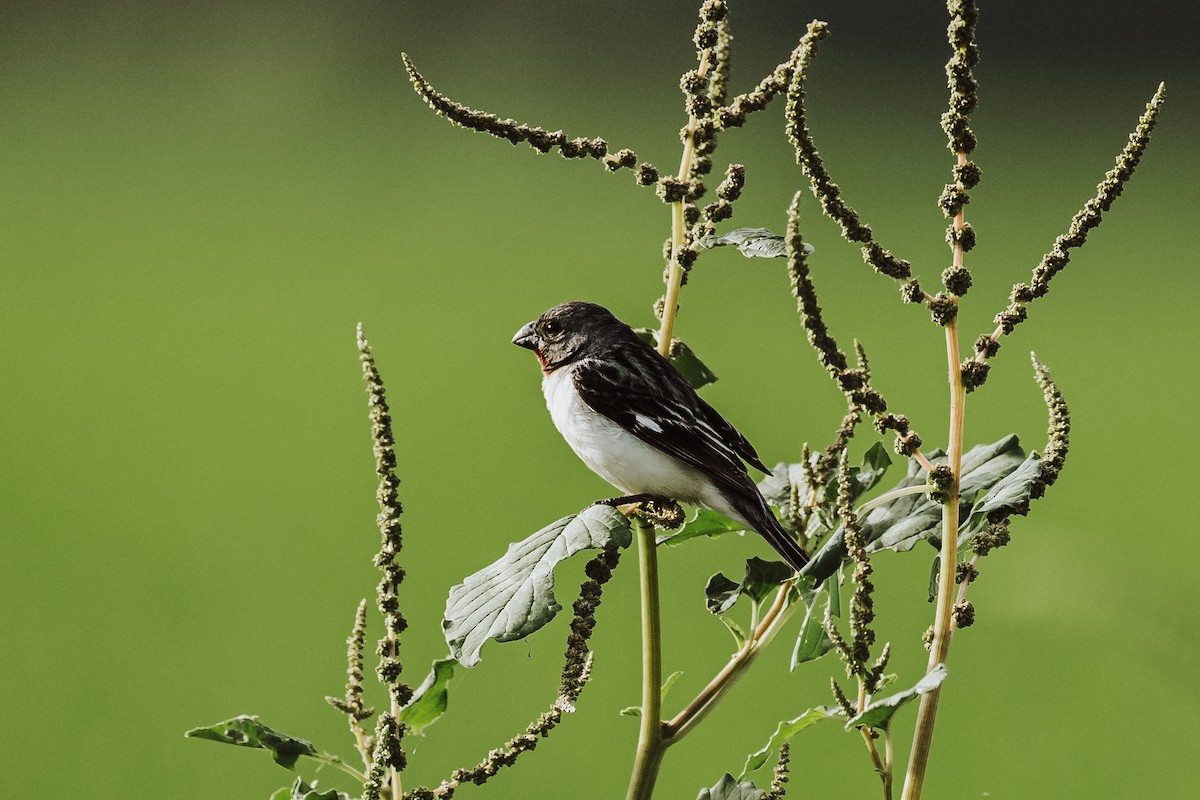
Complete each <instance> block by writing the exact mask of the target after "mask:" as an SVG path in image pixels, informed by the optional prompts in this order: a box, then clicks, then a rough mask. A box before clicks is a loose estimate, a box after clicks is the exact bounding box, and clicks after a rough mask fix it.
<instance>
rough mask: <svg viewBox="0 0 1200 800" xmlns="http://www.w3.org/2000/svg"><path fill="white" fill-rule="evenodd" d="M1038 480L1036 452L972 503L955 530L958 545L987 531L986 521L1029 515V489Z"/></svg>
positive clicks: (1040, 472) (1039, 458)
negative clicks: (964, 520)
mask: <svg viewBox="0 0 1200 800" xmlns="http://www.w3.org/2000/svg"><path fill="white" fill-rule="evenodd" d="M1041 476H1042V457H1041V456H1040V455H1038V454H1037V453H1036V452H1033V453H1030V454H1029V456H1028V457H1027V458H1026V459H1025V460H1024V461H1022V462H1021V464H1020V466H1018V467H1017V468H1016V469H1014V470H1013V471H1012V472H1010V473H1008V474H1007V475H1005V476H1004V477H1003V478H1001V479H1000V480H999V481H998V482H997V483H996V484H995V485H994V486H992V487H991V488H990V489H988V490H987V492H986V493H985V494H984V495H983V496H982V497H980V498H979V499H978V500H976V501H975V503H974V505H972V506H971V514H970V516H969V517H968V518H967V521H966V522H965V523H964V524H963V525H962V527H960V528H959V532H958V536H959V541H960V544H961V543H964V542H965V540H966V539H969V538H970V536H971V534H975V533H978V532H979V531H981V530H983V529H984V528H986V527H987V525H988V521H989V517H992V516H993V515H996V516H1008V515H1010V514H1019V515H1022V516H1024V515H1025V514H1028V513H1029V501H1030V500H1031V499H1032V497H1033V487H1034V484H1036V483H1037V482H1038V481H1039V480H1040V479H1041Z"/></svg>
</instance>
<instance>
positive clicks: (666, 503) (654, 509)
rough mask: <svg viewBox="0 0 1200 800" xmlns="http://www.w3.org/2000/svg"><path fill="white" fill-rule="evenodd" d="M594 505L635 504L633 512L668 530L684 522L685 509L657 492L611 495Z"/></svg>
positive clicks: (615, 505)
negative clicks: (620, 495)
mask: <svg viewBox="0 0 1200 800" xmlns="http://www.w3.org/2000/svg"><path fill="white" fill-rule="evenodd" d="M593 505H598V506H612V507H613V508H618V507H620V506H626V505H635V506H636V508H634V509H633V513H634V514H635V515H637V516H638V517H639V518H641V519H644V520H645V521H646V522H649V523H651V524H653V525H657V526H658V527H660V528H666V529H668V530H671V529H674V528H678V527H679V526H680V525H682V524H683V522H684V514H683V509H682V508H680V507H679V504H678V503H676V502H675V501H674V500H672V499H671V498H669V497H663V496H662V495H657V494H628V495H624V496H622V497H611V498H609V499H608V500H597V501H596V502H595V503H594V504H593Z"/></svg>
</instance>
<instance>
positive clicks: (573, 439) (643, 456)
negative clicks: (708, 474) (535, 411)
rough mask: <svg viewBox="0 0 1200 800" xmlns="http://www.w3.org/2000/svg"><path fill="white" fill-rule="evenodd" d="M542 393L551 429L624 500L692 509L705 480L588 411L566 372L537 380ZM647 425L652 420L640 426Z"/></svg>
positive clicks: (698, 501) (700, 500)
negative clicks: (639, 497)
mask: <svg viewBox="0 0 1200 800" xmlns="http://www.w3.org/2000/svg"><path fill="white" fill-rule="evenodd" d="M542 393H543V394H544V395H545V396H546V407H547V408H548V409H549V410H550V417H551V418H552V419H553V420H554V425H555V427H557V428H558V431H559V433H561V434H562V436H563V438H564V439H566V440H567V444H569V445H570V446H571V449H572V450H574V451H575V454H576V455H577V456H579V458H580V459H581V460H582V461H583V463H584V464H587V466H588V467H589V468H590V469H591V470H592V471H593V472H595V473H596V474H597V475H599V476H600V477H602V478H604V480H606V481H608V482H609V483H611V484H612V485H613V486H615V487H617V488H618V489H620V490H621V491H622V492H624V493H626V494H643V493H644V494H657V495H664V496H666V497H671V498H673V499H675V500H679V501H681V502H684V503H689V504H693V505H697V504H698V505H708V503H707V502H705V501H706V500H709V498H707V497H702V496H701V494H702V493H705V488H706V487H707V485H708V481H707V479H706V478H705V477H704V475H703V474H702V473H701V472H700V471H699V470H697V469H695V468H693V467H691V466H688V465H687V464H684V463H683V462H681V461H679V460H678V459H676V458H674V457H672V456H669V455H667V454H666V453H663V452H662V451H661V450H658V449H657V448H655V447H652V446H651V445H648V444H646V443H645V442H643V441H642V440H641V439H639V438H637V437H636V436H634V435H633V434H632V433H630V432H628V431H626V430H625V429H624V428H622V427H621V426H620V425H618V424H617V423H615V422H613V421H612V420H611V419H609V418H608V417H606V416H604V415H603V414H600V413H599V412H597V411H595V410H593V409H592V408H591V407H590V406H588V405H587V403H585V402H583V400H582V398H580V396H579V393H578V392H577V391H575V386H574V384H573V382H572V378H571V371H570V368H562V369H558V370H555V371H554V372H552V373H551V374H549V375H547V376H546V377H545V378H543V379H542ZM647 423H653V420H647V421H643V423H642V424H646V425H647V427H652V426H651V425H649V424H647Z"/></svg>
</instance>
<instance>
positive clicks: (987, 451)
mask: <svg viewBox="0 0 1200 800" xmlns="http://www.w3.org/2000/svg"><path fill="white" fill-rule="evenodd" d="M926 455H927V456H928V457H929V460H930V461H932V462H933V463H935V464H944V463H946V454H945V453H944V452H943V451H941V450H935V451H933V452H931V453H927V454H926ZM1032 460H1035V459H1034V457H1033V456H1031V457H1030V459H1026V456H1025V452H1024V451H1023V450H1022V449H1021V446H1020V443H1019V441H1018V440H1017V437H1016V436H1015V435H1012V434H1010V435H1009V436H1006V437H1004V438H1003V439H1000V440H999V441H997V442H993V443H992V444H987V445H978V446H976V447H973V448H971V449H970V450H969V451H968V452H966V453H964V454H963V462H962V482H961V490H960V498H959V499H960V503H959V514H960V516H959V519H962V520H965V522H964V526H966V527H965V528H960V537H959V538H960V541H961V540H962V536H963V534H964V533H965V534H968V535H969V534H970V533H973V532H974V531H975V530H977V529H981V528H982V527H983V526H982V524H980V522H979V520H980V519H983V520H985V521H986V517H987V513H988V512H989V511H999V510H1002V509H1004V508H1020V507H1021V506H1022V503H1023V502H1026V501H1027V499H1028V493H1029V491H1030V486H1031V485H1032V483H1033V480H1032V477H1031V472H1032V471H1033V470H1034V469H1035V467H1033V466H1032V465H1027V464H1028V462H1029V461H1032ZM1014 473H1017V474H1016V475H1014ZM1010 476H1012V477H1011V478H1010ZM927 482H928V475H927V474H926V472H925V469H924V468H923V467H921V465H920V464H918V463H917V462H916V461H913V460H910V461H909V462H908V472H907V474H906V475H905V477H904V478H903V479H902V480H901V481H900V482H899V483H897V484H896V486H895V487H894V488H895V489H902V488H907V487H911V486H924V485H925V484H926V483H927ZM993 488H995V490H996V494H995V496H994V497H990V496H989V495H991V490H992V489H993ZM977 501H978V502H977ZM985 504H986V505H987V506H988V510H987V511H983V510H981V511H980V512H979V516H977V517H975V519H972V517H973V516H974V511H973V508H974V507H976V506H977V505H978V506H979V508H981V509H982V507H983V506H984V505H985ZM860 525H861V527H862V533H863V538H864V539H865V540H866V542H867V550H869V551H871V552H878V551H880V550H895V551H897V552H903V551H905V550H911V549H912V548H913V547H914V546H915V545H916V544H917V543H918V542H920V541H928V542H929V543H930V544H932V545H933V546H935V547H937V546H939V545H940V542H941V525H942V507H941V505H939V504H938V503H937V502H935V501H934V500H932V499H930V497H929V496H928V495H925V494H910V495H904V496H902V497H897V498H896V499H895V500H893V501H891V502H890V503H886V504H884V505H881V506H878V507H876V508H874V509H872V510H871V511H870V512H869V513H868V514H867V515H866V516H865V517H864V518H863V519H862V520H860ZM972 526H976V527H972ZM842 535H843V532H842V530H841V529H840V528H839V529H838V530H837V531H836V532H835V533H834V535H833V536H831V537H829V540H828V541H827V542H826V543H825V545H824V546H823V547H822V548H821V549H820V550H819V551H818V552H817V553H816V554H815V555H814V556H813V560H812V563H811V564H810V565H809V566H808V567H807V568H806V569H805V570H804V573H803V574H809V575H814V576H817V575H823V574H828V572H829V571H830V570H832V569H835V568H836V566H835V565H837V564H840V563H841V562H842V560H843V559H844V558H845V556H846V545H845V542H844V541H843V539H842Z"/></svg>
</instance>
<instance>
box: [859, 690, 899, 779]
mask: <svg viewBox="0 0 1200 800" xmlns="http://www.w3.org/2000/svg"><path fill="white" fill-rule="evenodd" d="M869 701H870V697H869V696H868V695H867V684H866V682H865V681H864V680H863V678H862V676H861V675H859V676H858V713H860V714H861V713H862V712H863V710H864V709H866V707H867V703H868V702H869ZM858 730H859V731H860V732H861V733H862V737H863V741H864V742H866V745H867V754H868V755H870V756H871V764H873V765H874V767H875V772H876V774H878V775H879V780H880V781H882V782H883V800H892V794H891V785H890V784H891V781H890V780H889V776H888V773H887V766H886V765H885V764H884V763H883V760H882V759H881V758H880V757H879V748H878V747H876V746H875V734H874V733H873V732H872V730H871V728H870V727H868V726H866V725H864V726H862V727H861V728H859V729H858Z"/></svg>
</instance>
